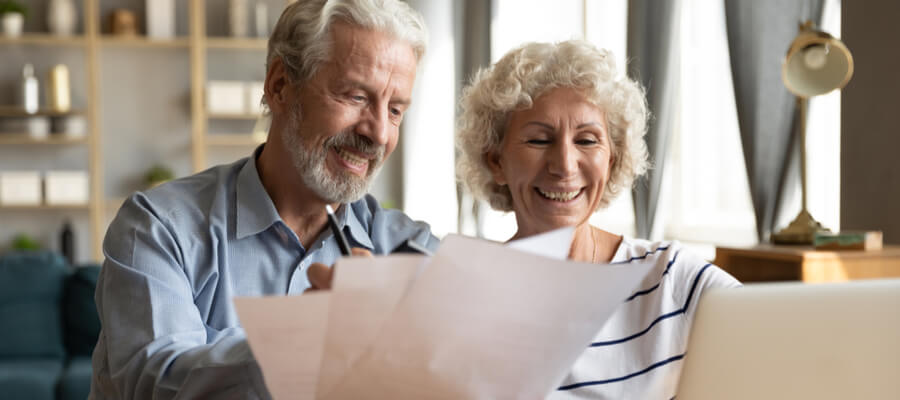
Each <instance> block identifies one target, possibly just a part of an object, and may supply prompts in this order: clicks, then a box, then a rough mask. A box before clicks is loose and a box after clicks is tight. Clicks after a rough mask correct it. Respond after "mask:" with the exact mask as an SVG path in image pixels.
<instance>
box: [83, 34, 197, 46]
mask: <svg viewBox="0 0 900 400" xmlns="http://www.w3.org/2000/svg"><path fill="white" fill-rule="evenodd" d="M100 43H101V44H103V45H104V46H108V47H140V48H148V47H156V48H187V47H188V46H189V45H190V41H189V40H188V39H187V38H175V39H150V38H147V37H146V36H112V35H107V36H103V38H102V39H100Z"/></svg>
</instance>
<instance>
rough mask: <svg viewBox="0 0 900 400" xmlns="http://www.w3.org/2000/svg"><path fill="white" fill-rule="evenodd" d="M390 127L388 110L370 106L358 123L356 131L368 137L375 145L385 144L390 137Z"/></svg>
mask: <svg viewBox="0 0 900 400" xmlns="http://www.w3.org/2000/svg"><path fill="white" fill-rule="evenodd" d="M390 128H391V125H390V123H389V121H388V116H387V110H381V109H380V108H376V107H368V108H366V110H365V111H363V114H362V115H361V119H360V121H359V123H358V124H357V125H356V133H357V134H359V135H360V136H364V137H366V138H368V139H369V140H371V141H372V143H373V144H375V145H379V146H384V145H386V144H387V143H388V140H389V139H390Z"/></svg>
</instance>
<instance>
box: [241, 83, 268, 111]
mask: <svg viewBox="0 0 900 400" xmlns="http://www.w3.org/2000/svg"><path fill="white" fill-rule="evenodd" d="M245 89H246V95H247V100H246V101H245V103H246V104H245V106H246V108H247V113H248V114H254V115H259V114H261V113H262V97H263V94H265V87H264V83H263V82H261V81H255V82H247V83H246V85H245Z"/></svg>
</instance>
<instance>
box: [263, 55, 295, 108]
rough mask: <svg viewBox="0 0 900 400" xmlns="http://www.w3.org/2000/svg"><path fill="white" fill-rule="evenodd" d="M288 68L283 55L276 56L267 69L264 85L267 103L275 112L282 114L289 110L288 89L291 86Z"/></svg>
mask: <svg viewBox="0 0 900 400" xmlns="http://www.w3.org/2000/svg"><path fill="white" fill-rule="evenodd" d="M289 82H290V80H289V77H288V74H287V69H285V66H284V62H283V61H282V60H281V57H275V58H274V59H272V62H271V63H270V65H269V70H268V71H266V81H265V84H264V86H263V88H264V90H265V94H266V104H267V105H268V106H269V109H270V110H272V112H273V113H276V114H281V113H283V112H284V111H286V110H287V107H288V105H287V97H286V96H287V89H288V88H290V85H289Z"/></svg>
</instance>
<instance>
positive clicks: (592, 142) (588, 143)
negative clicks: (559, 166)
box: [575, 139, 597, 146]
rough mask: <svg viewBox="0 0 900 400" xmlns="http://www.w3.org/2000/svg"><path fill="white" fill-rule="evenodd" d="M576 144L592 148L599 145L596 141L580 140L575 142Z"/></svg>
mask: <svg viewBox="0 0 900 400" xmlns="http://www.w3.org/2000/svg"><path fill="white" fill-rule="evenodd" d="M575 143H576V144H578V145H581V146H592V145H595V144H597V141H596V140H594V139H580V140H577V141H575Z"/></svg>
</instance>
